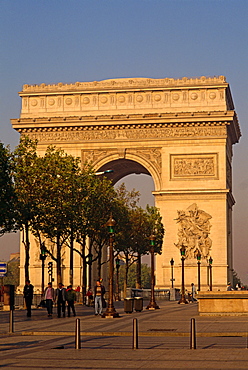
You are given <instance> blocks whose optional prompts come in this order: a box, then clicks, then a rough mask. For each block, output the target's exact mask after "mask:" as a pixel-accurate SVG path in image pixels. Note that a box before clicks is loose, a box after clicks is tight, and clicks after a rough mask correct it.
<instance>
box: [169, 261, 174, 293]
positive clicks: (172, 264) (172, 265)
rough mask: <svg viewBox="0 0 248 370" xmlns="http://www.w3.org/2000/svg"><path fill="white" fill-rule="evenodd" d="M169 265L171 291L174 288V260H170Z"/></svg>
mask: <svg viewBox="0 0 248 370" xmlns="http://www.w3.org/2000/svg"><path fill="white" fill-rule="evenodd" d="M170 264H171V287H172V289H173V288H174V281H175V279H174V274H173V267H174V260H173V258H172V259H171V260H170Z"/></svg>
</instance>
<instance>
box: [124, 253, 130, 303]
mask: <svg viewBox="0 0 248 370" xmlns="http://www.w3.org/2000/svg"><path fill="white" fill-rule="evenodd" d="M125 262H126V263H125V279H124V287H123V297H124V298H126V297H127V282H128V270H129V266H128V257H126V261H125Z"/></svg>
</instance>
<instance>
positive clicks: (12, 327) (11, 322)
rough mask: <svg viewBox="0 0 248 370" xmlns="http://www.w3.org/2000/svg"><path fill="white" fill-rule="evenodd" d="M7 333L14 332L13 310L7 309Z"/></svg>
mask: <svg viewBox="0 0 248 370" xmlns="http://www.w3.org/2000/svg"><path fill="white" fill-rule="evenodd" d="M9 333H14V310H13V309H12V308H11V309H10V311H9Z"/></svg>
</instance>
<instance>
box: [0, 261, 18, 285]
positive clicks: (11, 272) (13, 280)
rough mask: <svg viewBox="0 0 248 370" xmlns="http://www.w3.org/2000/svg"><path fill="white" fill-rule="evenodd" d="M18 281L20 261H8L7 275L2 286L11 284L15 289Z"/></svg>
mask: <svg viewBox="0 0 248 370" xmlns="http://www.w3.org/2000/svg"><path fill="white" fill-rule="evenodd" d="M19 281H20V259H19V258H17V259H13V260H10V261H9V262H8V264H7V274H6V276H5V277H4V284H11V285H15V287H17V286H18V285H19Z"/></svg>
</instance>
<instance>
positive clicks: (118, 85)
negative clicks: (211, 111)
mask: <svg viewBox="0 0 248 370" xmlns="http://www.w3.org/2000/svg"><path fill="white" fill-rule="evenodd" d="M223 84H225V85H227V83H226V78H225V77H224V76H215V77H205V76H201V77H197V78H189V77H183V78H178V79H174V78H159V79H156V78H116V79H109V80H102V81H90V82H76V83H70V84H64V83H62V82H59V83H58V84H48V85H47V84H44V83H42V84H40V85H28V84H25V85H23V90H22V92H20V94H21V95H23V94H26V93H32V92H34V93H36V92H39V93H44V92H45V93H46V92H68V91H95V90H113V89H114V90H115V89H121V90H129V89H131V90H132V89H137V88H138V89H140V88H142V87H144V88H161V87H170V88H171V87H191V86H192V87H195V86H197V85H200V86H212V85H223Z"/></svg>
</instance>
